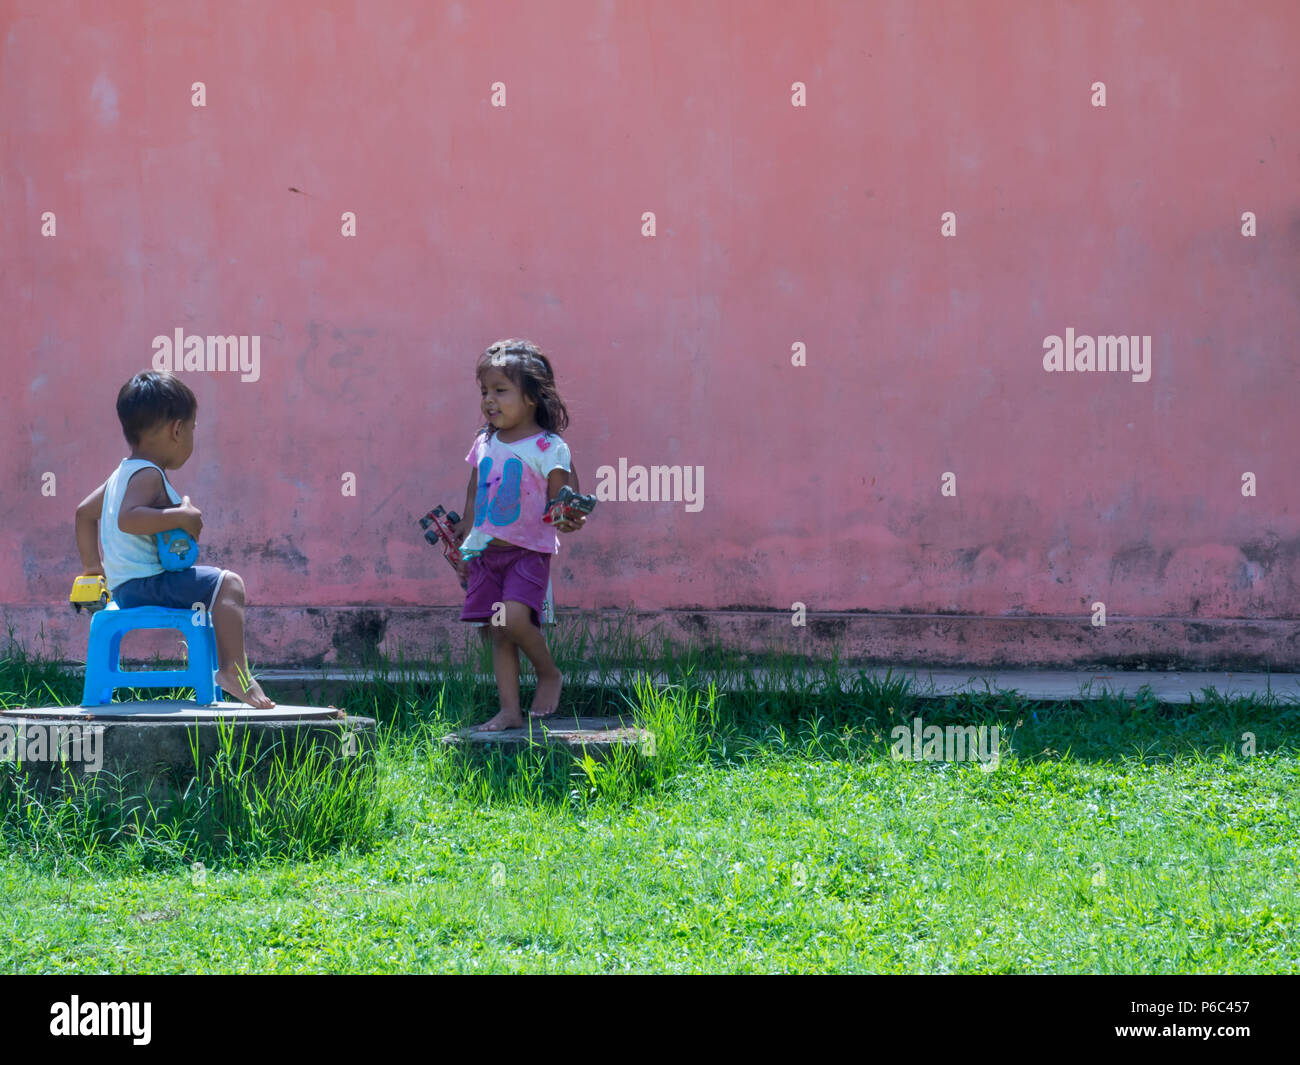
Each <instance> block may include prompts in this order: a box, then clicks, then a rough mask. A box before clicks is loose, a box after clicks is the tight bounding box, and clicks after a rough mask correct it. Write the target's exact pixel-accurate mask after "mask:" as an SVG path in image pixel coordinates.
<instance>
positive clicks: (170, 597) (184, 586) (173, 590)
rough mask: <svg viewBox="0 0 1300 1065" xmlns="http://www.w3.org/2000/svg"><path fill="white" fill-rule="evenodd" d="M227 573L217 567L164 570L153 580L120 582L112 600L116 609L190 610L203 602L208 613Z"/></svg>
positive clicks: (154, 576)
mask: <svg viewBox="0 0 1300 1065" xmlns="http://www.w3.org/2000/svg"><path fill="white" fill-rule="evenodd" d="M225 575H226V571H225V570H223V569H218V568H217V567H216V566H191V567H190V568H189V569H181V570H164V571H163V572H162V573H156V574H154V575H153V576H152V577H136V578H135V579H134V580H129V581H123V582H122V583H121V584H119V585H118V586H117V587H116V588H114V589H113V601H114V602H115V603H117V608H118V609H119V610H130V609H131V608H132V607H134V606H166V607H171V608H172V609H173V610H193V609H194V604H195V603H202V604H203V606H204V608H205V609H206V610H207V611H208V612H209V613H211V612H212V605H213V603H215V602H216V601H217V590H218V589H219V588H220V587H221V579H222V577H224V576H225Z"/></svg>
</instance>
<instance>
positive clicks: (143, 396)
mask: <svg viewBox="0 0 1300 1065" xmlns="http://www.w3.org/2000/svg"><path fill="white" fill-rule="evenodd" d="M198 409H199V404H198V400H197V399H195V397H194V393H193V392H191V391H190V389H189V388H188V387H187V386H186V385H185V383H184V382H183V381H181V379H180V378H179V377H177V376H176V375H175V374H172V373H158V372H156V371H152V370H151V371H149V372H147V373H139V374H136V375H135V376H134V377H133V378H131V380H129V381H128V382H127V383H126V384H124V385H123V386H122V390H121V391H120V392H119V393H118V394H117V417H118V421H120V422H121V423H122V435H123V436H125V437H126V442H127V444H128V445H130V448H131V455H130V457H129V458H125V459H123V460H122V462H121V465H119V466H118V468H117V469H116V470H115V471H114V472H113V474H112V475H111V476H110V477H109V478H108V480H106V481H105V482H104V483H103V484H101V485H100V486H99V487H98V488H96V489H95V490H94V491H93V492H91V493H90V495H88V496H87V497H86V498H85V499H84V500H82V502H81V505H80V506H78V507H77V548H78V550H80V551H81V564H82V567H83V569H82V572H83V574H84V575H85V576H102V577H104V578H105V579H106V581H107V582H108V586H109V590H110V591H111V592H112V593H113V599H114V600H115V601H116V603H117V605H118V607H119V608H121V609H122V610H129V609H130V608H131V607H136V606H165V607H172V608H173V609H178V610H192V609H193V607H194V604H195V603H202V604H204V606H205V607H206V608H207V611H208V613H209V614H210V615H211V617H212V624H213V627H214V628H215V629H216V637H217V663H218V670H217V683H218V684H219V685H221V688H222V691H225V692H230V693H232V694H233V695H234V696H235V697H236V698H237V699H238V700H239V701H242V702H245V703H248V705H249V706H255V707H258V708H260V709H264V710H265V709H270V708H271V707H273V706H275V703H273V702H272V701H271V700H270V699H268V698H267V697H266V693H265V692H264V691H262V687H261V685H260V684H258V683H257V681H255V680H253V678H252V676H251V674H250V673H249V671H248V658H247V656H246V655H245V652H244V582H243V580H242V579H241V578H240V576H239V574H238V573H232V572H231V571H230V570H222V569H217V568H216V567H215V566H191V567H190V568H189V569H184V570H165V569H163V566H162V563H161V562H159V561H158V548H157V542H156V541H155V540H154V534H155V533H160V532H166V531H167V530H168V529H178V528H179V529H184V530H185V531H186V532H187V533H189V534H190V535H191V536H193V537H194V538H195V539H198V536H199V533H201V532H202V531H203V515H202V512H201V511H200V510H199V508H198V507H196V506H195V505H194V504H193V503H191V502H190V497H189V496H184V497H181V496H178V495H177V494H176V491H175V489H173V488H172V486H171V484H170V482H169V481H168V480H167V474H166V473H165V472H164V471H165V470H168V469H173V470H178V469H180V468H181V467H182V466H184V465H185V463H186V461H187V460H188V459H189V457H190V455H191V454H192V453H193V451H194V427H195V425H196V423H197V421H198ZM96 523H98V524H99V535H98V537H97V536H96V530H95V527H96ZM97 540H98V541H102V542H103V547H104V556H103V562H102V564H101V562H100V554H99V543H98V542H97ZM241 671H242V676H243V677H244V679H245V680H246V681H247V685H245V684H244V683H241V681H240V676H241Z"/></svg>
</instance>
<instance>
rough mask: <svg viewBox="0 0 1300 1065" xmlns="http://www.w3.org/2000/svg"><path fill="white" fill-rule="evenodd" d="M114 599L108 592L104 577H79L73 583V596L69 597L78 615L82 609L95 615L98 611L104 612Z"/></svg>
mask: <svg viewBox="0 0 1300 1065" xmlns="http://www.w3.org/2000/svg"><path fill="white" fill-rule="evenodd" d="M112 598H113V594H112V593H111V592H110V591H109V590H108V582H107V581H105V580H104V578H103V577H99V576H95V577H78V578H77V579H76V580H75V581H73V582H72V594H71V595H70V596H68V602H69V603H71V604H72V609H73V610H75V611H76V612H77V613H78V614H80V613H81V608H82V607H85V608H86V610H87V612H88V613H91V614H93V613H94V612H95V611H96V610H103V609H104V607H106V606H108V601H109V600H110V599H112Z"/></svg>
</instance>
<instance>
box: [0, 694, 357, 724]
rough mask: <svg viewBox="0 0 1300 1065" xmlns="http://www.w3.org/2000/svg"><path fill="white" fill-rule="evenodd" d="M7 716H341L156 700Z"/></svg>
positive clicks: (23, 710) (27, 709)
mask: <svg viewBox="0 0 1300 1065" xmlns="http://www.w3.org/2000/svg"><path fill="white" fill-rule="evenodd" d="M5 715H9V716H11V717H40V718H71V719H74V720H89V719H93V720H95V721H105V720H129V721H216V720H222V721H249V722H253V721H259V722H261V721H324V720H329V719H331V718H340V717H342V716H343V711H342V710H337V709H335V708H334V707H332V706H284V705H278V706H273V707H271V709H269V710H258V709H257V708H256V707H252V706H248V705H246V704H244V703H209V704H207V705H206V706H205V705H201V704H199V703H196V702H193V701H191V700H179V699H177V700H169V699H160V700H155V701H153V702H136V703H108V704H106V705H104V706H24V707H12V708H10V709H8V710H0V721H2V720H4V717H5Z"/></svg>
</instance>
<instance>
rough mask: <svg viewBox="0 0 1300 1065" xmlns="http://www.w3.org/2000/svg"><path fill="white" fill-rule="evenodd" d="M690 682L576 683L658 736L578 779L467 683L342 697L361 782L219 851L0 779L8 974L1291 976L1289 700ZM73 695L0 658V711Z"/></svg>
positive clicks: (204, 839) (1, 935)
mask: <svg viewBox="0 0 1300 1065" xmlns="http://www.w3.org/2000/svg"><path fill="white" fill-rule="evenodd" d="M485 654H486V653H484V657H480V658H477V659H476V660H475V661H473V662H472V663H471V665H472V666H473V667H474V668H477V669H484V668H487V667H486V666H485V663H487V662H488V661H489V660H488V659H487V658H486V656H485ZM556 657H557V661H558V662H559V664H560V666H561V669H562V670H563V669H566V667H568V668H571V669H572V668H574V667H576V665H577V659H576V658H575V657H570V658H569V659H568V660H566V659H565V657H564V656H563V655H562V654H561V653H560V651H559V650H558V649H557V652H556ZM688 657H689V656H688ZM632 660H633V661H635V660H636V659H632ZM648 660H649V656H647V657H646V658H643V659H641V660H640V661H648ZM678 664H679V665H680V666H681V667H682V669H681V677H680V683H679V684H677V685H671V686H656V687H651V686H650V685H648V684H645V685H638V686H637V688H636V689H635V690H630V691H623V692H620V691H615V690H612V689H610V688H608V687H601V688H591V689H578V688H576V687H575V688H573V689H566V692H565V695H564V703H563V706H564V708H565V710H566V711H567V712H572V711H573V710H577V709H581V711H582V712H583V713H600V712H602V711H604V712H608V711H609V710H610V709H611V708H613V707H616V706H622V707H623V708H624V709H628V708H631V709H632V710H633V712H634V713H635V714H636V716H637V717H638V718H639V719H640V720H641V721H642V722H643V723H644V724H646V725H647V727H650V728H651V729H652V731H654V732H655V735H656V737H657V744H656V749H655V751H654V753H653V755H648V756H637V755H629V756H628V757H627V758H625V759H619V760H617V761H614V762H610V763H608V764H606V765H600V764H594V763H593V764H588V765H587V766H586V768H584V767H582V766H581V765H575V764H574V763H572V762H571V761H570V762H566V761H564V760H563V758H562V757H556V758H552V759H546V758H543V757H541V756H540V755H538V756H520V757H519V758H518V759H517V760H516V759H515V758H510V759H505V758H501V757H498V758H495V759H483V758H467V757H466V756H464V755H458V754H456V753H454V752H449V751H447V750H444V749H443V747H442V746H441V745H440V744H439V743H438V740H439V738H440V737H441V736H442V735H444V734H446V733H447V732H448V731H449V730H451V729H453V728H455V727H458V726H459V725H460V724H462V723H464V722H466V721H470V720H482V719H483V718H485V717H486V716H488V715H489V713H490V712H491V711H492V710H493V709H494V708H495V702H494V698H495V691H494V689H493V688H491V687H490V686H488V687H485V686H484V685H482V684H480V683H478V682H477V681H476V680H475V679H474V677H473V676H472V674H471V672H470V668H469V667H466V669H465V670H464V671H463V672H462V673H460V674H454V675H449V676H448V678H447V679H446V680H445V681H443V682H439V683H431V682H427V681H426V682H417V681H414V680H400V679H399V680H397V681H382V680H377V681H373V682H371V683H366V684H355V685H352V686H350V687H349V688H347V690H345V691H343V692H342V693H340V694H339V695H337V696H332V697H331V698H330V699H329V701H330V702H335V703H337V704H338V705H340V706H344V707H346V708H348V709H349V710H352V711H353V712H358V713H365V714H368V715H369V716H377V717H378V718H379V720H380V722H381V739H380V748H379V754H378V758H377V760H376V779H375V787H374V791H373V796H372V798H371V799H369V800H367V801H364V802H363V801H361V800H358V801H357V804H356V805H355V808H349V809H347V810H340V809H338V808H336V807H337V806H338V804H336V806H335V807H331V806H330V805H329V804H324V805H322V806H320V810H322V811H323V812H322V813H321V814H320V817H319V819H318V821H317V822H314V823H313V824H312V825H311V827H310V828H309V829H307V830H302V829H301V827H300V828H299V829H297V830H295V831H294V832H293V833H288V832H286V831H285V825H286V824H288V822H287V821H285V820H284V816H285V815H284V813H283V811H282V810H281V809H280V808H279V805H278V804H266V803H262V804H260V805H259V804H258V803H257V802H256V801H255V800H252V805H251V807H250V809H251V812H250V815H249V817H248V818H247V819H246V822H245V823H244V825H243V827H242V828H241V829H240V831H239V832H238V833H234V834H232V835H229V836H226V837H221V838H217V837H212V836H210V835H205V834H204V833H203V832H202V831H199V830H198V829H196V828H194V826H186V825H179V826H177V825H175V824H173V825H166V824H162V825H158V824H140V823H134V824H132V823H131V822H130V819H127V823H126V824H125V826H124V825H123V819H122V817H120V816H118V817H117V818H116V819H115V818H114V816H113V814H112V811H104V810H97V811H95V812H94V813H93V814H92V813H88V812H85V811H84V810H83V809H82V807H80V806H79V805H78V804H76V803H66V802H65V803H62V804H60V803H58V802H57V800H50V799H48V798H47V799H44V800H35V799H33V798H32V797H31V796H27V795H24V794H23V793H21V792H20V791H19V790H18V788H17V778H16V777H15V776H14V775H13V774H12V772H9V773H8V775H7V776H5V775H4V774H0V784H4V786H3V787H0V913H3V914H4V917H3V919H0V972H7V973H135V972H147V973H197V972H215V973H227V972H241V973H242V972H247V973H285V972H412V971H418V972H428V971H437V972H442V971H473V972H922V973H949V972H952V973H959V972H960V973H985V972H1005V973H1037V972H1052V973H1067V972H1090V973H1092V972H1095V973H1187V972H1196V973H1223V972H1294V971H1296V970H1297V969H1298V968H1300V890H1298V889H1300V859H1298V857H1297V855H1298V854H1300V814H1298V813H1297V799H1300V745H1298V744H1297V740H1298V739H1300V711H1297V709H1296V708H1295V707H1294V706H1291V705H1286V704H1282V705H1278V704H1275V703H1272V702H1267V703H1266V702H1263V701H1257V700H1239V701H1231V702H1229V701H1223V700H1219V699H1217V698H1214V697H1212V693H1207V695H1208V696H1209V697H1207V699H1206V700H1204V701H1201V702H1198V703H1196V704H1195V705H1193V706H1190V707H1166V706H1160V705H1157V704H1155V703H1154V702H1153V701H1150V700H1148V699H1141V698H1140V699H1138V700H1136V701H1133V700H1122V699H1111V700H1099V701H1093V702H1088V703H1074V704H1045V703H1036V702H1032V701H1027V700H1025V699H1022V698H1020V697H1018V696H1015V695H1012V694H1006V693H991V694H989V695H985V696H978V697H961V698H942V699H921V698H918V697H917V696H916V695H915V694H913V693H912V692H910V691H909V690H908V688H907V686H906V683H905V682H893V681H886V682H884V683H881V682H878V681H875V680H873V679H872V678H870V677H868V676H867V675H865V674H861V673H855V672H854V671H853V670H847V669H844V668H843V667H841V666H839V665H838V664H837V663H831V664H829V665H822V666H809V667H807V675H806V680H805V683H804V684H803V686H802V691H798V692H794V693H790V692H779V691H778V692H772V691H767V692H764V691H758V690H756V689H754V688H753V687H752V686H751V687H748V688H746V689H745V690H740V691H727V692H725V693H721V692H718V691H716V690H710V689H709V688H708V687H707V685H705V686H701V685H700V684H699V683H698V682H696V681H695V680H693V679H692V676H693V669H694V667H695V666H700V665H706V664H707V663H706V662H705V660H704V659H701V658H692V659H691V660H690V661H687V660H686V659H682V660H680V661H679V663H678ZM768 664H769V663H768V662H766V661H765V662H764V665H768ZM585 665H588V666H589V665H590V663H586V664H585ZM783 668H787V669H790V670H794V669H795V668H796V667H794V666H791V665H788V664H787V665H786V666H785V667H783ZM737 675H743V667H742V668H741V669H739V670H737ZM529 676H530V677H531V675H529ZM828 682H829V683H828ZM840 683H843V684H844V685H845V687H846V689H847V690H845V691H839V690H838V688H839V685H840ZM528 694H529V693H528V692H527V691H525V693H524V698H525V700H526V699H527V698H528ZM79 697H80V681H79V679H77V678H76V677H72V676H69V675H68V674H67V673H65V672H63V671H61V670H59V669H57V668H56V667H54V666H52V665H50V664H48V663H42V662H40V661H35V660H33V659H31V658H29V657H27V656H26V655H25V654H23V653H21V652H18V653H15V652H14V651H13V650H12V649H11V652H10V657H9V658H8V659H6V660H4V661H3V662H0V702H3V704H4V705H7V706H21V705H37V704H50V703H53V702H67V703H76V702H77V701H79ZM272 697H273V698H282V696H281V695H280V694H279V693H277V692H272ZM525 705H526V703H525ZM453 707H454V708H459V709H458V710H455V711H453V710H452V709H451V708H453ZM914 717H921V718H923V719H924V722H925V724H927V725H929V724H937V725H940V726H942V725H945V724H960V725H980V724H984V725H997V726H999V728H1000V729H1001V730H1002V738H1001V758H1000V761H999V763H998V764H997V766H996V768H992V767H991V766H990V765H981V764H980V763H979V762H975V761H970V762H944V761H935V762H927V761H924V760H921V761H910V760H896V759H895V758H893V757H892V756H891V741H890V735H891V733H890V730H891V728H893V727H894V726H895V725H897V724H900V723H902V724H904V725H907V726H910V723H911V721H912V719H913V718H914ZM1246 733H1250V734H1252V735H1253V737H1254V743H1255V752H1254V753H1253V754H1243V753H1242V747H1243V742H1245V741H1243V734H1246ZM11 769H12V767H11V766H6V765H0V770H4V771H10V770H11ZM360 794H363V795H364V793H360ZM343 805H346V804H343ZM198 863H201V864H198Z"/></svg>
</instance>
